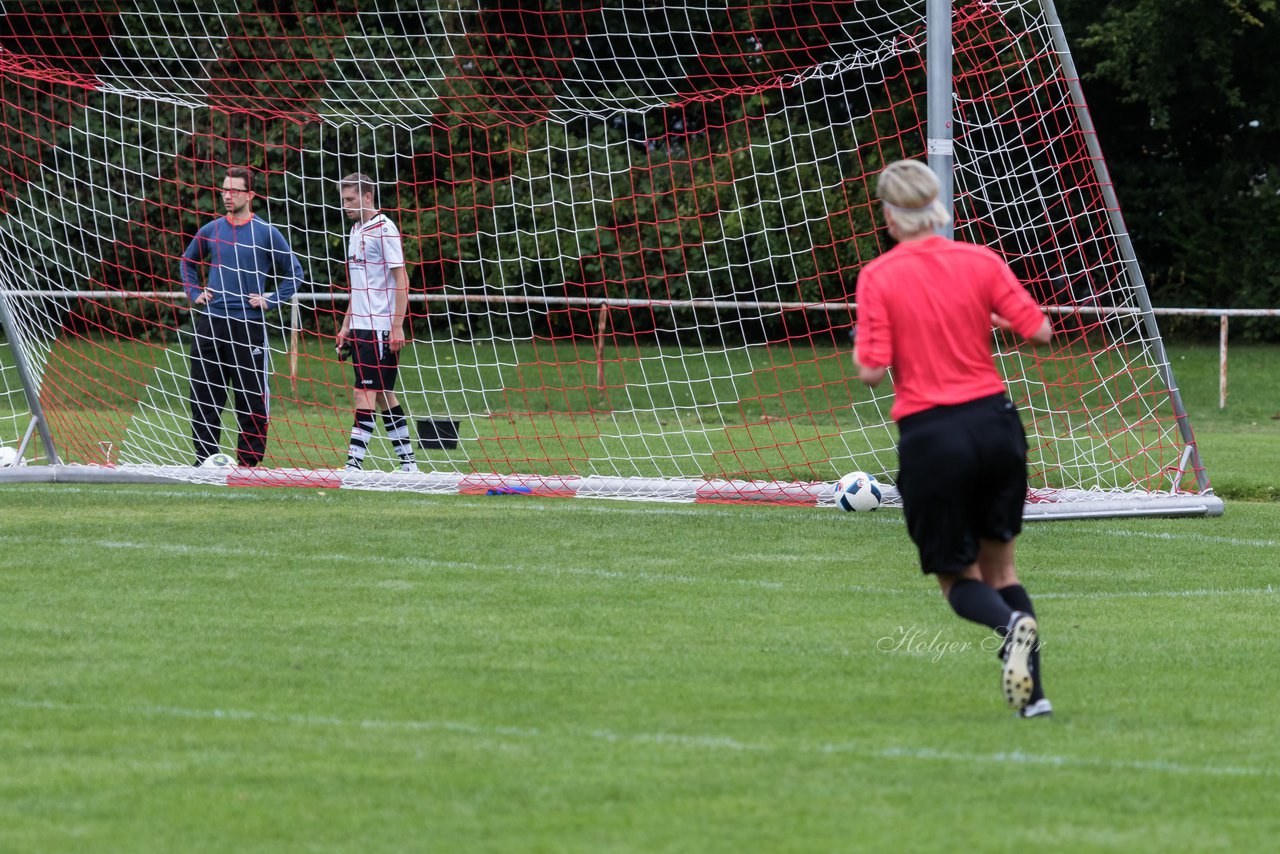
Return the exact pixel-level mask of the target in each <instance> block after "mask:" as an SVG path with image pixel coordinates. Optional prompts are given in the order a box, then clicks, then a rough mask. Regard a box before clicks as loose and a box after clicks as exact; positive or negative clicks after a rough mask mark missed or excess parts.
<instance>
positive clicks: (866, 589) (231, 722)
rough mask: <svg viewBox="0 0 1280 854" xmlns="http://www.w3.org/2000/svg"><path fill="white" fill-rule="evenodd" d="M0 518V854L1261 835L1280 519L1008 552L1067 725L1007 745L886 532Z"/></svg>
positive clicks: (377, 502)
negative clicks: (1033, 614) (1016, 561)
mask: <svg viewBox="0 0 1280 854" xmlns="http://www.w3.org/2000/svg"><path fill="white" fill-rule="evenodd" d="M3 501H4V516H3V518H4V523H3V533H2V534H0V548H2V549H3V553H4V563H5V566H6V569H5V571H4V573H3V575H2V576H0V626H3V632H2V634H0V710H2V711H0V714H3V719H4V721H5V726H4V727H3V729H0V792H2V793H3V796H2V797H0V850H6V851H85V850H93V851H175V850H183V851H187V850H208V851H276V850H351V851H405V850H431V851H513V850H520V851H525V850H533V851H602V850H609V851H666V850H670V851H689V850H696V851H704V850H705V851H742V850H768V851H815V850H824V851H836V850H839V851H845V850H865V851H885V850H942V849H947V850H954V849H956V848H957V847H958V848H959V849H961V850H965V849H974V850H1015V849H1027V848H1033V849H1036V850H1046V851H1088V850H1115V851H1119V850H1124V851H1133V850H1146V851H1172V850H1177V851H1192V850H1221V849H1226V848H1230V849H1234V850H1266V849H1268V848H1269V847H1270V846H1271V845H1272V844H1273V843H1274V839H1275V838H1276V834H1277V833H1278V832H1280V819H1277V817H1276V812H1275V809H1274V792H1275V790H1276V787H1277V785H1278V784H1280V780H1278V779H1277V777H1278V776H1280V771H1277V769H1278V768H1280V740H1278V739H1277V735H1278V734H1280V733H1277V725H1276V717H1275V708H1276V705H1277V700H1278V699H1280V697H1278V696H1277V694H1278V692H1277V689H1276V686H1275V683H1274V680H1273V674H1274V655H1273V651H1274V647H1275V645H1276V643H1277V642H1278V641H1280V621H1277V619H1276V616H1277V608H1276V605H1277V593H1278V592H1280V589H1278V588H1277V586H1276V581H1277V579H1276V569H1277V565H1278V560H1277V559H1278V558H1280V542H1277V539H1276V531H1277V527H1278V523H1280V504H1276V503H1253V504H1247V503H1233V504H1231V505H1230V507H1229V509H1228V512H1227V514H1226V516H1224V517H1223V518H1220V519H1183V520H1140V519H1129V520H1122V521H1110V522H1061V523H1043V524H1037V525H1034V526H1032V527H1031V528H1030V529H1029V530H1028V531H1027V533H1026V535H1025V536H1024V539H1023V541H1022V547H1021V563H1022V567H1023V571H1024V575H1025V577H1026V579H1027V583H1028V584H1029V585H1030V588H1031V589H1032V591H1033V592H1034V593H1036V594H1037V595H1038V606H1039V611H1040V616H1041V622H1042V624H1043V626H1044V636H1045V647H1044V660H1045V667H1046V671H1047V675H1046V684H1047V687H1048V692H1049V696H1050V697H1051V698H1052V699H1053V701H1054V703H1055V706H1056V709H1057V713H1056V715H1055V717H1054V718H1053V719H1052V720H1037V721H1019V720H1015V719H1013V718H1012V717H1011V716H1010V713H1009V712H1007V711H1006V710H1005V709H1004V708H1003V707H1002V701H1001V700H1000V696H999V691H998V687H997V675H998V668H997V665H996V661H995V658H994V656H993V655H992V654H991V653H990V652H988V651H984V650H983V649H982V645H983V642H984V636H983V633H982V632H981V631H980V630H979V629H978V628H977V627H974V626H972V625H969V624H964V623H961V622H960V621H958V620H956V619H955V618H954V617H952V616H951V614H950V612H949V610H948V609H947V608H946V607H945V606H944V605H943V603H942V601H941V599H940V597H939V596H938V595H937V594H936V592H934V591H933V590H932V589H931V588H930V586H929V584H927V583H926V582H925V580H924V579H922V578H921V577H920V576H919V575H918V572H917V571H916V570H915V568H914V567H913V555H912V553H911V551H910V549H909V548H908V544H907V540H906V536H905V533H904V531H903V527H902V523H901V517H900V515H899V514H896V513H892V512H884V513H880V514H874V515H867V516H852V515H847V514H841V513H838V512H837V511H834V510H827V511H819V510H813V509H800V508H762V507H717V506H705V505H704V506H669V505H652V504H618V503H611V502H603V501H595V502H592V501H571V500H542V499H526V498H522V497H514V498H462V497H453V498H448V497H439V498H425V497H419V496H409V495H385V494H372V493H341V492H331V491H324V492H320V491H316V490H274V491H272V490H227V489H202V488H195V487H191V488H165V487H159V488H144V487H92V488H89V487H79V486H63V487H56V486H54V487H45V486H8V487H5V488H4V491H3ZM904 639H905V640H906V643H902V641H903V640H904ZM1269 793H1270V794H1269Z"/></svg>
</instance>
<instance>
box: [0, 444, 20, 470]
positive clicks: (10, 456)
mask: <svg viewBox="0 0 1280 854" xmlns="http://www.w3.org/2000/svg"><path fill="white" fill-rule="evenodd" d="M17 464H18V449H17V448H10V447H9V446H8V445H5V446H4V447H0V469H7V468H9V466H16V465H17Z"/></svg>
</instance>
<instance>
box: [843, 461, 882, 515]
mask: <svg viewBox="0 0 1280 854" xmlns="http://www.w3.org/2000/svg"><path fill="white" fill-rule="evenodd" d="M834 497H835V500H836V506H837V507H839V508H840V509H841V510H844V511H846V512H849V513H866V512H868V511H870V510H875V509H876V508H877V507H879V506H880V499H881V498H882V495H881V493H880V481H878V480H876V479H875V478H874V477H872V476H871V475H869V474H867V473H866V472H864V471H851V472H849V473H848V474H847V475H845V476H844V477H842V478H840V482H839V483H837V484H836V490H835V496H834Z"/></svg>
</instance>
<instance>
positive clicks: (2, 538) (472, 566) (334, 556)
mask: <svg viewBox="0 0 1280 854" xmlns="http://www.w3.org/2000/svg"><path fill="white" fill-rule="evenodd" d="M4 542H9V543H19V542H26V543H31V542H35V543H40V544H48V545H61V546H77V547H89V548H96V549H124V550H136V551H143V552H150V553H153V554H155V553H159V554H177V555H183V556H191V555H201V554H205V555H212V556H215V557H242V558H252V559H253V560H255V561H261V560H279V561H283V560H305V561H307V562H309V563H342V564H347V563H353V564H357V565H359V566H384V567H403V568H405V569H464V570H470V571H473V572H511V573H538V574H545V575H552V576H561V575H574V576H583V577H588V578H603V579H608V580H617V581H645V582H656V583H663V584H672V583H674V584H691V585H692V584H708V583H715V584H733V585H737V586H741V587H758V588H762V589H766V590H782V589H785V587H786V585H785V584H783V583H782V582H780V581H771V580H768V579H756V578H724V579H718V578H717V579H708V578H699V577H697V576H694V575H681V574H676V573H663V572H644V571H634V572H623V571H620V570H612V569H599V568H594V567H574V566H540V565H536V564H514V563H507V564H488V563H475V562H473V561H457V560H432V559H431V558H419V557H385V556H382V555H369V554H342V553H340V552H337V553H335V552H327V553H321V554H314V555H301V554H298V553H296V552H289V553H286V552H282V551H272V550H270V549H263V548H238V547H236V546H219V545H210V544H207V543H201V544H200V545H188V544H185V543H140V542H130V541H128V540H107V539H98V538H93V537H59V538H57V539H48V538H44V537H34V536H30V537H28V536H21V535H15V534H0V543H4Z"/></svg>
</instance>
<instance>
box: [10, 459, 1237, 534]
mask: <svg viewBox="0 0 1280 854" xmlns="http://www.w3.org/2000/svg"><path fill="white" fill-rule="evenodd" d="M5 483H101V484H124V483H187V484H209V485H216V486H242V487H289V488H294V489H363V490H376V491H392V490H394V491H403V492H420V493H429V494H436V495H492V496H508V495H509V496H532V497H557V498H614V499H620V500H632V501H668V502H681V503H686V504H688V503H704V504H705V503H712V504H718V503H735V504H743V503H766V504H792V505H801V506H815V505H834V500H833V498H832V494H833V490H834V484H831V483H778V482H773V481H747V480H697V479H689V478H684V479H680V478H674V479H668V478H643V477H597V476H588V477H576V476H557V475H500V474H474V473H473V474H460V473H457V472H419V473H413V472H372V471H369V472H365V471H345V470H342V469H287V468H282V469H266V468H239V467H234V466H233V467H228V468H196V467H193V466H117V467H106V466H84V465H53V466H29V467H28V466H16V467H12V468H7V469H0V486H3V484H5ZM883 493H884V503H885V505H886V506H888V507H898V506H900V501H899V497H898V491H897V489H895V488H894V487H892V486H885V487H884V489H883ZM1223 509H1224V506H1223V503H1222V499H1221V498H1218V497H1217V496H1216V495H1214V494H1213V493H1212V492H1206V493H1163V492H1162V493H1149V492H1148V493H1132V492H1116V491H1103V490H1097V491H1092V490H1082V489H1041V490H1032V492H1031V494H1030V495H1029V496H1028V501H1027V504H1026V509H1025V511H1024V513H1023V518H1025V519H1027V520H1028V521H1034V520H1047V519H1096V518H1107V517H1117V516H1221V515H1222V513H1223Z"/></svg>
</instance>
